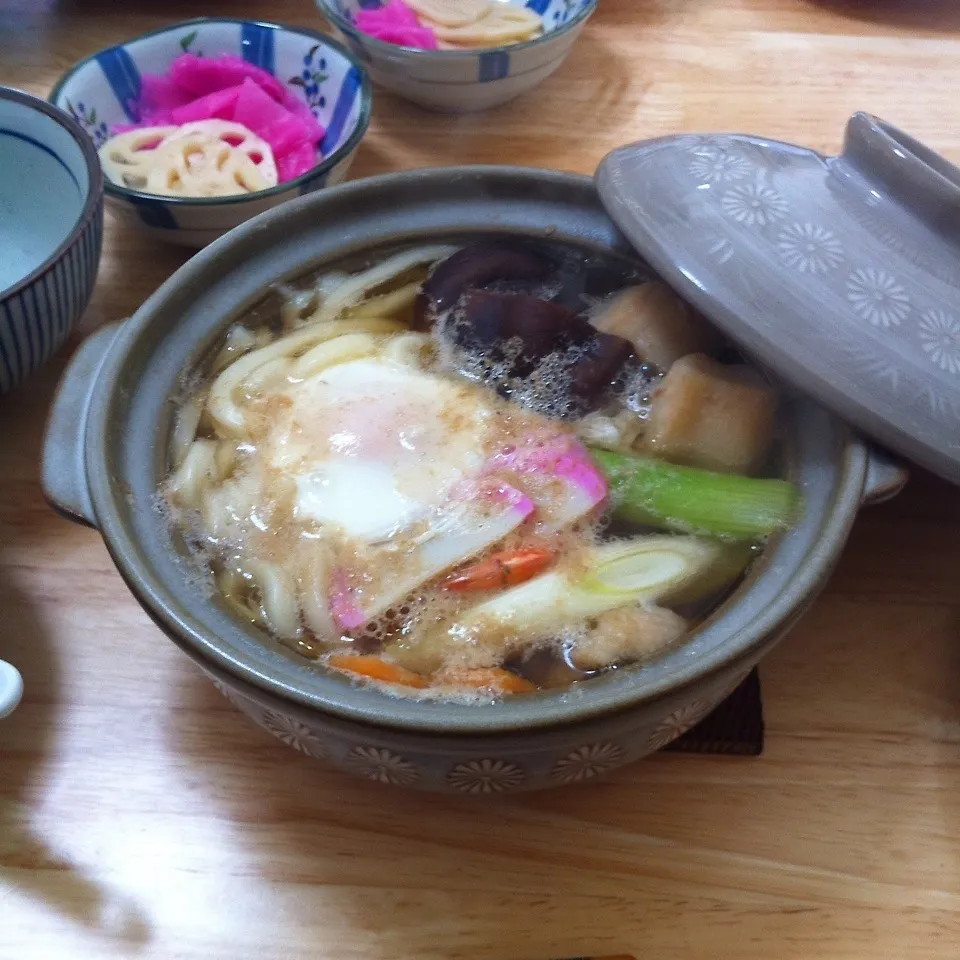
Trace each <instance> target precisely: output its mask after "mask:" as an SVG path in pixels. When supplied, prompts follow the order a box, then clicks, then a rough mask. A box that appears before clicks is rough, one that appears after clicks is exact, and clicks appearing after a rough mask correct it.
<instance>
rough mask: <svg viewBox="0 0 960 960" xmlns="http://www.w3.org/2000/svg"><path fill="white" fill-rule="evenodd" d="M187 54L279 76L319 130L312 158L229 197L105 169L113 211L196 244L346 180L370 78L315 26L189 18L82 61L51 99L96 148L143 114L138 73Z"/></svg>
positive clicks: (364, 121)
mask: <svg viewBox="0 0 960 960" xmlns="http://www.w3.org/2000/svg"><path fill="white" fill-rule="evenodd" d="M185 53H189V54H194V55H195V56H198V57H206V58H216V57H224V56H226V57H232V58H242V59H243V60H244V61H246V62H247V63H248V64H252V65H253V66H254V67H258V68H260V69H261V70H264V71H266V72H267V73H269V74H271V75H272V76H274V77H275V78H276V79H277V80H279V81H280V83H281V85H282V87H283V88H284V89H285V90H287V91H289V93H290V94H291V95H292V96H294V97H296V98H297V99H298V100H299V101H300V102H302V103H303V104H305V105H306V107H307V108H308V109H309V111H310V113H311V114H312V115H313V117H314V119H315V120H316V121H317V123H319V125H320V126H321V127H322V128H323V131H324V136H323V139H322V140H321V141H320V143H319V144H318V149H317V161H316V163H315V165H314V166H313V167H311V168H310V169H309V170H307V171H306V172H305V173H302V174H301V175H299V176H296V177H295V178H293V179H289V180H287V181H286V182H280V183H278V185H277V186H273V187H269V188H267V189H261V190H256V191H255V192H248V193H242V194H236V195H232V196H212V197H211V196H203V197H199V196H197V197H195V196H165V195H158V194H156V193H149V192H146V191H145V190H142V189H134V188H132V187H129V186H126V185H124V184H122V183H118V182H114V181H113V180H111V178H110V177H106V178H105V180H106V182H105V192H106V197H107V203H108V208H109V209H110V211H111V213H112V214H113V215H114V216H115V217H118V218H119V219H121V220H123V221H126V222H129V223H131V224H133V225H134V226H136V227H138V228H140V229H143V230H145V231H147V232H149V233H150V234H151V235H153V236H155V237H157V238H158V239H162V240H165V241H168V242H171V243H177V244H181V245H184V246H191V247H202V246H205V245H206V244H208V243H210V242H211V241H213V240H215V239H217V238H218V237H220V236H222V235H223V234H224V233H226V232H227V231H228V230H231V229H232V228H233V227H235V226H237V225H238V224H240V223H243V222H244V221H246V220H249V219H250V218H251V217H254V216H256V215H257V214H260V213H263V212H264V211H266V210H269V209H271V208H272V207H275V206H277V205H278V204H281V203H283V202H285V201H286V200H290V199H292V198H294V197H297V196H302V195H303V194H307V193H311V192H313V191H315V190H320V189H322V188H323V187H327V186H332V185H333V184H336V183H339V182H340V181H341V180H343V179H344V178H345V176H346V174H347V171H348V169H349V167H350V164H351V162H352V160H353V157H354V154H355V153H356V150H357V147H358V146H359V144H360V141H361V139H362V138H363V135H364V134H365V132H366V129H367V125H368V123H369V120H370V107H371V92H370V80H369V77H368V75H367V71H366V70H365V69H364V67H363V66H362V65H361V63H360V62H359V61H358V58H357V57H355V56H354V55H353V54H352V53H351V52H350V51H349V50H346V49H344V47H342V46H341V45H340V44H338V43H336V42H334V41H333V40H331V39H330V38H329V37H327V36H325V35H324V34H322V33H319V32H318V31H314V30H309V29H304V28H301V27H287V26H280V25H277V24H272V23H261V22H256V21H250V20H240V19H232V18H226V17H204V18H201V19H197V20H189V21H186V22H184V23H179V24H176V25H174V26H169V27H164V28H162V29H160V30H156V31H153V32H152V33H147V34H144V35H143V36H140V37H137V38H136V39H133V40H129V41H127V42H125V43H121V44H117V45H116V46H113V47H108V48H107V49H104V50H100V51H99V52H97V53H94V54H92V55H91V56H89V57H87V58H86V59H84V60H81V61H80V62H79V63H77V64H75V65H74V66H73V67H71V68H70V69H69V70H68V71H67V72H66V73H65V74H64V75H63V76H62V77H61V78H60V80H59V81H58V82H57V84H56V86H55V87H54V88H53V91H52V92H51V94H50V98H49V99H50V101H51V102H52V103H53V104H54V105H55V106H57V107H59V108H60V109H62V110H64V111H66V112H67V113H68V114H70V116H72V117H73V119H74V120H76V121H77V122H78V123H79V124H80V126H81V127H82V128H83V129H84V130H85V131H86V132H87V134H88V135H89V136H90V138H91V139H92V140H93V142H94V145H95V146H96V147H97V148H98V149H99V148H100V147H102V146H103V144H104V143H106V141H107V140H108V139H109V138H110V137H111V136H112V135H113V134H114V133H115V132H116V131H117V130H123V129H124V128H125V127H128V126H131V125H135V124H137V123H138V122H140V119H141V91H142V88H143V78H144V77H145V76H147V75H151V76H158V75H160V76H162V75H164V74H165V73H166V72H167V71H168V69H169V68H170V66H171V64H172V63H173V62H174V61H175V60H176V59H177V58H178V57H181V56H182V55H183V54H185Z"/></svg>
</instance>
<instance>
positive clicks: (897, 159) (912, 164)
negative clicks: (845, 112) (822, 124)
mask: <svg viewBox="0 0 960 960" xmlns="http://www.w3.org/2000/svg"><path fill="white" fill-rule="evenodd" d="M838 160H839V162H840V164H842V165H844V166H846V167H848V168H851V169H852V170H853V171H855V172H856V173H858V174H859V175H860V176H861V177H862V178H863V179H864V180H866V181H867V182H868V184H869V186H870V187H871V188H872V189H873V190H876V191H878V192H880V193H881V194H882V195H883V196H885V197H886V198H887V199H890V200H894V201H896V202H897V203H900V204H902V205H904V206H907V207H909V208H910V211H911V212H912V213H913V215H914V216H916V217H919V218H920V219H922V220H923V221H924V222H925V223H926V224H927V225H928V226H929V227H930V228H931V229H933V230H935V231H936V232H937V233H938V234H940V235H941V236H943V237H945V238H947V239H950V240H952V241H958V240H960V216H958V214H960V168H958V167H955V166H954V165H953V164H952V163H950V162H949V161H948V160H946V159H945V158H943V157H941V156H940V155H939V154H937V153H934V152H933V151H932V150H930V149H929V148H928V147H925V146H924V145H923V144H922V143H920V142H919V141H917V140H914V139H913V137H911V136H909V135H908V134H906V133H904V132H903V131H902V130H898V129H897V128H896V127H894V126H891V125H890V124H889V123H886V122H885V121H883V120H881V119H879V118H878V117H873V116H870V114H868V113H862V112H860V113H855V114H854V115H853V116H852V117H851V118H850V120H849V121H848V123H847V131H846V137H845V140H844V146H843V154H842V155H841V156H840V157H839V158H838Z"/></svg>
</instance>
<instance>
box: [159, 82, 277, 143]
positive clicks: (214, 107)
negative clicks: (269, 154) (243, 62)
mask: <svg viewBox="0 0 960 960" xmlns="http://www.w3.org/2000/svg"><path fill="white" fill-rule="evenodd" d="M239 94H240V87H233V88H231V89H229V90H217V91H215V92H214V93H208V94H207V95H206V96H205V97H200V98H199V99H197V100H194V101H193V102H192V103H188V104H185V105H184V106H182V107H174V109H173V110H171V111H170V117H171V119H172V120H173V122H174V123H176V124H177V125H182V124H184V123H193V122H194V121H196V120H233V119H235V111H236V107H237V97H238V96H239ZM236 122H237V123H242V122H243V121H241V120H237V121H236ZM244 126H246V124H244ZM250 129H251V130H253V127H250ZM253 132H254V133H258V131H256V130H253ZM258 135H259V134H258ZM264 139H266V138H264Z"/></svg>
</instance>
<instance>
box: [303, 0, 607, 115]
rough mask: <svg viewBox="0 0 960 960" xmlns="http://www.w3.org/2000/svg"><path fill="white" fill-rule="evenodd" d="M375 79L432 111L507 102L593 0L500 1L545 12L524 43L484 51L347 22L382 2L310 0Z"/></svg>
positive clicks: (549, 67)
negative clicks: (382, 35)
mask: <svg viewBox="0 0 960 960" xmlns="http://www.w3.org/2000/svg"><path fill="white" fill-rule="evenodd" d="M315 2H316V4H317V7H318V8H319V10H320V12H321V13H322V14H323V15H324V16H325V17H326V18H327V19H328V20H329V21H330V22H331V23H332V24H333V25H334V26H335V27H336V28H337V30H338V31H339V32H340V34H341V35H342V36H343V37H344V40H345V42H346V43H347V45H348V46H349V47H350V49H351V50H353V52H354V53H355V54H356V55H357V56H358V57H359V58H360V59H361V60H362V61H363V62H364V63H365V64H366V67H367V69H368V70H369V71H370V76H371V77H373V79H374V81H375V82H376V83H379V84H380V85H381V86H384V87H386V88H387V89H388V90H390V91H391V92H392V93H396V94H397V95H399V96H401V97H404V98H405V99H407V100H410V101H412V102H413V103H417V104H419V105H420V106H422V107H427V108H428V109H430V110H439V111H442V112H446V113H467V112H470V111H475V110H486V109H488V108H490V107H496V106H499V105H500V104H502V103H506V102H507V101H508V100H512V99H513V98H514V97H517V96H519V95H520V94H522V93H526V92H527V91H528V90H532V89H533V88H534V87H535V86H537V85H538V84H540V83H542V82H543V81H544V80H546V78H547V77H549V76H550V74H551V73H553V72H554V70H556V69H557V67H559V66H560V64H561V63H563V61H564V60H565V59H566V56H567V54H568V53H569V52H570V48H571V47H572V46H573V42H574V41H575V40H576V39H577V37H578V36H579V34H580V31H581V30H582V29H583V25H584V24H585V23H586V22H587V20H588V19H589V17H590V15H591V14H592V13H593V12H594V10H596V8H597V0H501V2H507V3H511V4H513V5H514V6H521V7H529V8H530V9H531V10H534V11H535V12H537V13H539V14H540V15H541V16H542V17H543V22H544V34H543V36H541V37H538V38H537V39H536V40H531V41H530V42H529V43H516V44H511V45H509V46H503V47H492V48H490V49H483V50H416V49H413V48H411V47H400V46H397V45H395V44H391V43H384V42H383V41H381V40H375V39H374V38H373V37H370V36H368V35H367V34H365V33H361V32H360V31H359V30H357V28H356V27H355V26H354V24H353V18H354V15H355V14H356V13H357V11H358V10H361V9H369V8H370V7H380V6H383V5H384V0H315Z"/></svg>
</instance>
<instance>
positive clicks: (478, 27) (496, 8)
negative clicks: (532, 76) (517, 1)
mask: <svg viewBox="0 0 960 960" xmlns="http://www.w3.org/2000/svg"><path fill="white" fill-rule="evenodd" d="M433 2H440V0H433ZM424 19H426V18H424ZM429 25H430V27H431V28H432V29H433V32H434V33H435V34H436V36H437V39H438V40H440V41H442V42H444V43H447V44H455V45H456V46H458V47H497V46H501V45H503V44H508V43H523V42H524V41H526V40H532V39H533V38H534V37H536V36H538V35H539V34H540V33H541V31H542V30H543V21H542V20H541V19H540V17H539V16H538V15H537V14H536V13H534V12H533V11H532V10H528V9H527V8H526V7H514V6H510V5H508V4H505V3H502V2H500V3H498V2H490V3H488V4H487V12H486V13H485V14H484V15H483V16H482V17H481V18H480V19H479V20H475V21H474V22H473V23H468V24H466V25H464V26H457V27H447V26H444V25H443V24H441V23H438V22H435V21H430V23H429Z"/></svg>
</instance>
